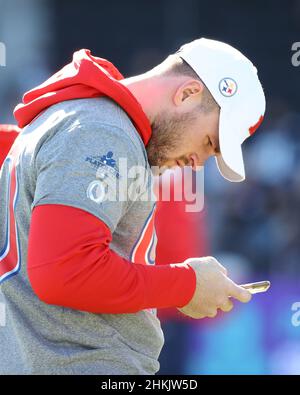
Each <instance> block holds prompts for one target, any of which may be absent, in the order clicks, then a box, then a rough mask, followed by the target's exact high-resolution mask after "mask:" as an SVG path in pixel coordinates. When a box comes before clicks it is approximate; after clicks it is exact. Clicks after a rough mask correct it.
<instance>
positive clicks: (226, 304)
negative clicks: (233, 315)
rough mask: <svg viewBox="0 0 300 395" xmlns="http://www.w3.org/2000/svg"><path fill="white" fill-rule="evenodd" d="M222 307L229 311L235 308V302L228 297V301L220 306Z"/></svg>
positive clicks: (225, 311) (223, 309) (226, 311)
mask: <svg viewBox="0 0 300 395" xmlns="http://www.w3.org/2000/svg"><path fill="white" fill-rule="evenodd" d="M220 309H221V310H222V311H224V313H228V312H229V311H231V310H232V309H233V303H232V301H231V300H229V299H228V301H227V302H226V303H224V304H222V305H221V306H220Z"/></svg>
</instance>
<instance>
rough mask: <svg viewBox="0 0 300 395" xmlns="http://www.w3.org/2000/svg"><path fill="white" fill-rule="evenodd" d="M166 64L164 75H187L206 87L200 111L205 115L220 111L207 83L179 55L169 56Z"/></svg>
mask: <svg viewBox="0 0 300 395" xmlns="http://www.w3.org/2000/svg"><path fill="white" fill-rule="evenodd" d="M163 64H164V66H165V67H164V70H165V71H164V74H173V75H186V76H188V77H191V78H193V79H195V80H198V81H201V82H202V84H203V85H204V90H203V94H202V102H201V104H200V110H201V111H203V112H204V113H210V112H212V111H215V110H216V109H219V108H220V106H219V105H218V103H217V102H216V101H215V99H214V98H213V95H212V94H211V93H210V91H209V90H208V88H207V86H206V85H205V83H204V82H203V81H202V80H201V78H200V77H199V75H198V74H197V73H196V72H195V70H193V69H192V67H191V66H190V65H189V64H188V63H187V62H186V61H185V60H184V59H182V58H181V57H180V56H179V55H178V54H176V53H175V54H171V55H169V56H168V57H167V58H166V59H165V60H164V62H163Z"/></svg>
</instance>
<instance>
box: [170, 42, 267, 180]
mask: <svg viewBox="0 0 300 395" xmlns="http://www.w3.org/2000/svg"><path fill="white" fill-rule="evenodd" d="M177 53H178V55H179V56H180V57H181V58H182V59H184V60H185V61H186V62H187V63H188V64H189V65H190V66H191V68H192V69H193V70H194V71H195V72H196V73H197V74H198V75H199V77H200V78H201V80H202V81H203V82H204V84H205V85H206V87H207V88H208V90H209V91H210V93H211V94H212V96H213V97H214V99H215V101H216V102H217V103H218V105H219V106H220V120H219V142H220V151H221V155H218V156H216V161H217V166H218V168H219V171H220V173H221V174H222V176H223V177H224V178H226V179H227V180H229V181H236V182H238V181H243V180H244V179H245V167H244V161H243V154H242V147H241V146H242V143H243V142H244V141H245V140H246V138H248V137H249V136H251V135H252V134H253V133H254V132H255V130H256V129H257V128H258V126H259V125H260V124H261V122H262V120H263V117H264V113H265V109H266V100H265V95H264V92H263V88H262V86H261V83H260V81H259V79H258V76H257V69H256V67H255V66H254V65H253V64H252V63H251V62H250V60H249V59H248V58H246V56H244V55H243V54H242V53H241V52H239V51H238V50H237V49H235V48H233V47H232V46H230V45H228V44H225V43H223V42H221V41H215V40H209V39H206V38H200V39H198V40H194V41H192V42H190V43H187V44H185V45H183V46H182V47H181V48H180V49H179V50H178V52H177Z"/></svg>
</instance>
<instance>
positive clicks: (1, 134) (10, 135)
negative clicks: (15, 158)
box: [0, 125, 20, 167]
mask: <svg viewBox="0 0 300 395" xmlns="http://www.w3.org/2000/svg"><path fill="white" fill-rule="evenodd" d="M19 132H20V129H19V128H18V127H17V126H15V125H0V167H1V166H2V163H3V161H4V159H5V158H6V156H7V154H8V152H9V150H10V148H11V146H12V145H13V143H14V141H15V139H16V138H17V136H18V134H19Z"/></svg>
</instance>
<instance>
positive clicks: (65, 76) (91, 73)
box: [14, 49, 151, 145]
mask: <svg viewBox="0 0 300 395" xmlns="http://www.w3.org/2000/svg"><path fill="white" fill-rule="evenodd" d="M122 79H124V77H123V75H122V74H121V73H120V72H119V70H118V69H117V68H116V67H115V66H114V65H113V64H112V63H110V62H109V61H108V60H106V59H103V58H98V57H95V56H92V55H91V51H90V50H88V49H81V50H79V51H77V52H75V53H74V54H73V60H72V62H71V63H69V64H67V65H66V66H65V67H63V68H62V69H61V70H60V71H58V72H57V73H55V74H54V75H53V76H52V77H50V78H49V79H48V80H47V81H45V82H44V83H42V84H41V85H39V86H37V87H36V88H33V89H32V90H30V91H28V92H26V93H25V94H24V96H23V101H22V103H20V104H18V105H17V106H16V108H15V110H14V116H15V118H16V120H17V122H18V126H19V127H20V128H23V127H25V126H26V125H28V124H29V123H30V122H31V121H32V120H33V119H34V118H35V117H37V116H38V115H39V114H40V113H41V112H42V111H43V110H45V109H46V108H48V107H50V106H52V105H53V104H56V103H59V102H61V101H64V100H72V99H81V98H89V97H99V96H107V97H109V98H111V99H112V100H114V101H115V102H116V103H117V104H119V105H120V106H121V107H122V108H123V110H124V111H125V112H126V113H127V114H128V116H129V117H130V118H131V121H132V122H133V124H134V126H135V127H136V129H137V131H138V132H139V134H140V136H141V138H142V140H143V142H144V144H145V145H147V143H148V141H149V139H150V137H151V126H150V123H149V120H148V118H147V116H146V114H145V113H144V111H143V109H142V107H141V105H140V104H139V102H138V101H137V100H136V98H135V97H134V96H133V94H132V93H131V92H130V91H129V89H128V88H127V87H126V86H124V85H123V84H121V83H120V82H119V81H120V80H122Z"/></svg>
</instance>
